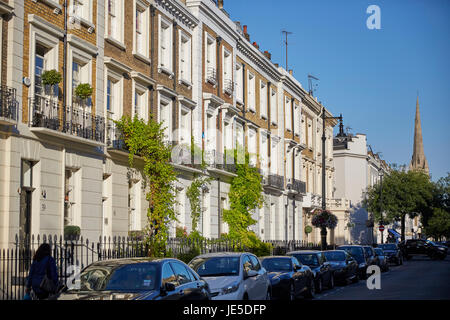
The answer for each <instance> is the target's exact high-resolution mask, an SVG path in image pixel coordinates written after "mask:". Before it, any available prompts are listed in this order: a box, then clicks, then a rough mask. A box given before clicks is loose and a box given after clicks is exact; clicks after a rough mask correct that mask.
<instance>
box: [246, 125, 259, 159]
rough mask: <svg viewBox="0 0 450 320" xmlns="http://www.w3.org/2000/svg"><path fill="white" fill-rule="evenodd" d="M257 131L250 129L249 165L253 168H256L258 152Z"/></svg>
mask: <svg viewBox="0 0 450 320" xmlns="http://www.w3.org/2000/svg"><path fill="white" fill-rule="evenodd" d="M256 144H257V140H256V130H255V129H253V128H249V129H248V153H249V155H250V160H249V163H250V165H251V166H254V167H255V166H256V159H257V151H256Z"/></svg>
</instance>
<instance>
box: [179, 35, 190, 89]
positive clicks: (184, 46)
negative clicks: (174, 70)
mask: <svg viewBox="0 0 450 320" xmlns="http://www.w3.org/2000/svg"><path fill="white" fill-rule="evenodd" d="M179 46H180V75H179V76H180V79H181V80H183V81H184V82H186V83H187V84H190V83H191V82H192V81H191V37H190V36H189V35H188V34H186V33H185V32H183V31H181V30H180V43H179Z"/></svg>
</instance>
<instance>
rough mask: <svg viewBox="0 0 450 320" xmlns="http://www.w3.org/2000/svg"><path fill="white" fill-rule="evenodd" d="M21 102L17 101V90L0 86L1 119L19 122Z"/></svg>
mask: <svg viewBox="0 0 450 320" xmlns="http://www.w3.org/2000/svg"><path fill="white" fill-rule="evenodd" d="M18 111H19V102H18V101H17V99H16V89H14V88H9V87H7V86H0V117H4V118H6V119H10V120H14V121H17V119H18Z"/></svg>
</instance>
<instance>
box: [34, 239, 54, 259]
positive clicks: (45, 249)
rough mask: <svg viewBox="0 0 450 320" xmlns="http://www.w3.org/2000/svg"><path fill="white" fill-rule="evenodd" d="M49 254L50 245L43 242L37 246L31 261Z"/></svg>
mask: <svg viewBox="0 0 450 320" xmlns="http://www.w3.org/2000/svg"><path fill="white" fill-rule="evenodd" d="M50 255H51V249H50V245H49V244H48V243H43V244H41V245H40V246H39V248H38V249H37V251H36V253H35V254H34V257H33V261H41V260H42V259H44V258H45V257H47V256H50Z"/></svg>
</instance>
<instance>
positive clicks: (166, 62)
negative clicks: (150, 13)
mask: <svg viewBox="0 0 450 320" xmlns="http://www.w3.org/2000/svg"><path fill="white" fill-rule="evenodd" d="M159 67H160V68H162V70H163V71H166V72H170V73H171V72H172V24H171V23H170V21H168V20H166V19H165V18H163V17H162V16H161V15H160V16H159Z"/></svg>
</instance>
